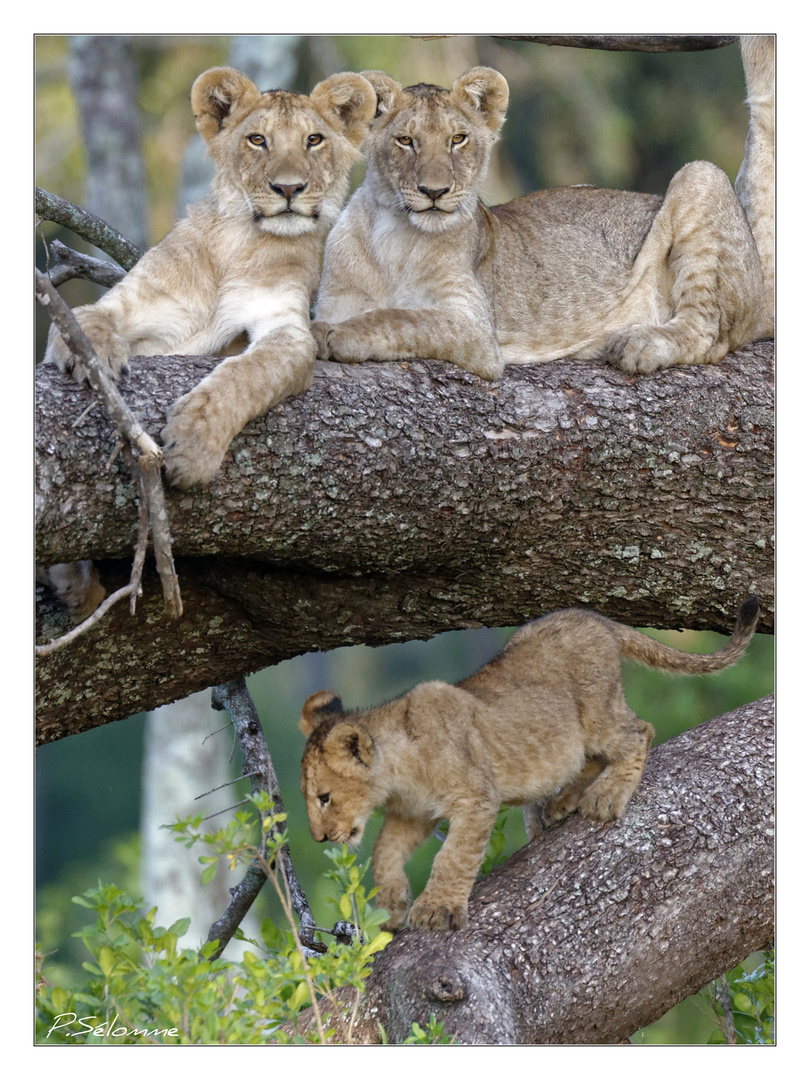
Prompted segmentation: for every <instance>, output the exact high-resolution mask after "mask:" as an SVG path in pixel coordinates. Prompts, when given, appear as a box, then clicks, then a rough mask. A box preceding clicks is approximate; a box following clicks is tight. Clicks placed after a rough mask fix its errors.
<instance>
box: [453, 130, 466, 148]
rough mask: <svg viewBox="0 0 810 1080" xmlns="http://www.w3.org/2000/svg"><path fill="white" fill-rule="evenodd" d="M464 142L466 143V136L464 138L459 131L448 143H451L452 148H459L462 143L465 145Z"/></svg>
mask: <svg viewBox="0 0 810 1080" xmlns="http://www.w3.org/2000/svg"><path fill="white" fill-rule="evenodd" d="M466 141H467V136H466V135H464V134H463V133H462V132H460V131H459V132H457V133H456V134H455V135H454V136H453V138H452V139H451V140H450V142H451V143H452V144H453V146H461V145H462V144H463V143H465V142H466Z"/></svg>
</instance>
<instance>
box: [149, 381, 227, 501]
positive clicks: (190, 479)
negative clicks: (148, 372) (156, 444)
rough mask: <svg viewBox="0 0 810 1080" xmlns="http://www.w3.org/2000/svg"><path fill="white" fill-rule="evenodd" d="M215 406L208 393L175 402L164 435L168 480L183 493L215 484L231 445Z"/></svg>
mask: <svg viewBox="0 0 810 1080" xmlns="http://www.w3.org/2000/svg"><path fill="white" fill-rule="evenodd" d="M211 406H212V402H211V401H210V400H209V397H208V394H207V393H204V392H203V393H201V394H199V393H197V390H192V391H191V392H190V393H188V394H185V395H184V396H183V397H181V398H179V399H178V400H177V401H176V402H175V404H174V406H173V408H172V411H171V414H170V416H169V420H168V423H167V424H166V426H165V427H164V428H163V431H162V432H161V439H162V441H163V463H164V467H165V469H166V476H167V478H168V480H169V483H170V484H173V485H174V487H178V488H180V489H181V490H183V491H185V490H186V489H187V488H190V487H193V486H194V485H195V484H200V485H205V484H207V483H209V482H210V481H211V480H213V478H214V477H215V476H216V474H217V472H219V468H220V466H221V465H222V459H223V458H224V457H225V453H226V451H227V449H228V446H229V445H230V442H231V438H230V435H229V433H228V432H225V431H223V430H222V428H221V426H220V425H219V424H218V423H217V421H216V418H215V417H214V416H212V415H211Z"/></svg>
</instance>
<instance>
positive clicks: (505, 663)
mask: <svg viewBox="0 0 810 1080" xmlns="http://www.w3.org/2000/svg"><path fill="white" fill-rule="evenodd" d="M758 611H759V605H758V603H757V600H756V597H749V599H748V600H746V601H745V602H744V603H743V605H742V606H741V607H740V611H739V614H738V617H737V624H736V627H735V630H734V634H733V636H732V637H731V639H730V640H729V642H728V643H727V645H726V647H725V648H724V649H722V650H721V651H720V652H716V653H712V654H710V655H708V656H705V655H704V656H701V655H693V654H689V653H682V652H679V651H678V650H677V649H672V648H670V647H669V646H666V645H663V644H661V643H659V642H657V641H655V640H654V639H652V638H650V637H647V636H646V635H644V634H641V633H639V632H638V631H637V630H632V629H630V628H629V627H626V626H621V625H620V624H619V623H615V622H612V621H611V620H609V619H605V618H603V617H601V616H599V615H596V614H594V613H593V612H589V611H581V610H576V609H572V610H568V611H557V612H554V613H553V614H551V615H547V616H546V617H545V618H543V619H538V620H537V621H536V622H531V623H529V624H528V625H526V626H524V627H522V628H521V629H520V630H518V631H517V632H516V633H515V634H514V636H513V637H512V638H511V639H510V641H509V642H508V643H507V645H506V647H505V648H504V650H503V651H502V652H501V653H500V655H499V656H497V657H495V659H494V660H492V661H491V663H489V664H487V665H485V666H484V667H483V668H481V669H480V670H479V671H478V672H476V673H475V674H474V675H472V676H471V677H470V678H468V679H464V680H463V681H462V682H460V683H458V684H457V685H455V686H451V685H449V684H447V683H444V682H428V683H422V684H420V685H419V686H417V687H415V688H414V689H413V690H411V691H410V692H409V693H407V694H405V695H404V696H403V697H401V698H398V699H397V700H396V701H393V702H391V703H390V704H388V705H382V706H380V707H379V708H375V709H367V710H363V711H358V712H348V713H347V712H344V711H343V706H342V704H341V701H340V698H338V697H336V695H334V694H332V693H331V692H329V691H323V690H322V691H319V692H318V693H317V694H313V695H312V696H311V697H309V698H308V699H307V701H306V703H305V704H304V708H303V711H302V714H301V724H300V727H301V731H302V732H303V733H304V735H306V736H307V745H306V748H305V749H304V756H303V762H302V766H301V790H302V792H303V794H304V797H305V799H306V804H307V814H308V816H309V823H310V831H311V833H312V836H313V838H314V839H315V840H320V841H324V840H330V841H332V842H333V843H338V844H340V843H346V844H352V845H354V844H358V843H359V842H360V840H361V838H362V835H363V830H364V828H365V825H366V822H367V820H368V818H369V815H370V814H371V812H372V810H373V809H374V808H375V806H384V807H385V823H384V825H383V827H382V830H381V831H380V833H379V836H378V838H377V840H376V843H375V845H374V855H373V860H372V869H373V874H374V882H375V884H376V885H377V886H378V887H379V889H380V892H379V894H378V903H379V905H380V907H383V908H385V909H386V910H387V912H388V916H389V918H388V922H387V924H386V926H387V928H388V929H392V930H396V929H399V928H400V927H402V926H403V925H404V924H405V920H406V916H407V913H408V903H409V899H410V888H409V885H408V878H407V876H406V874H405V864H406V862H407V861H408V859H409V858H410V857H411V855H412V854H413V852H414V851H415V849H416V848H417V847H418V846H419V845H420V844H421V843H422V841H423V840H424V839H425V838H426V837H427V836H428V835H429V834H430V832H431V831H432V830H433V829H434V828H435V826H436V825H437V824H438V822H439V821H441V820H442V819H444V818H447V819H448V821H449V831H448V834H447V839H446V840H445V842H444V845H443V846H442V848H441V850H440V851H439V853H438V854H437V856H436V858H435V859H434V862H433V870H432V873H431V875H430V879H429V881H428V883H427V886H426V888H425V890H424V892H423V893H422V895H421V896H420V897H418V898H417V900H416V901H415V902H414V905H413V907H412V908H411V912H410V916H408V925H409V926H411V927H416V928H419V929H433V930H457V929H461V928H463V927H464V926H465V925H466V923H467V900H468V897H469V894H470V889H471V888H472V885H473V882H474V880H475V877H476V874H477V873H478V870H479V868H480V866H481V862H482V860H483V857H484V854H485V852H486V847H487V843H488V841H489V837H490V833H491V831H492V826H493V825H494V823H495V819H496V816H497V813H498V808H499V806H500V805H502V804H506V805H512V806H519V805H525V804H533V803H536V802H538V801H540V800H544V799H548V800H549V801H548V803H547V805H546V808H545V812H546V815H547V817H548V818H549V819H550V820H551V821H559V820H560V819H561V818H563V817H565V816H566V815H567V814H570V813H572V812H573V811H574V810H579V812H580V813H581V814H584V815H585V816H586V817H589V818H592V819H593V820H595V821H610V820H612V819H613V818H618V817H620V816H621V815H622V813H623V812H624V809H625V807H626V805H627V802H628V800H629V799H630V797H631V795H632V794H633V792H634V791H635V789H636V786H637V784H638V782H639V779H640V778H641V773H642V770H643V769H644V764H645V762H646V760H647V753H648V751H649V747H650V742H651V741H652V738H653V734H654V732H653V729H652V727H651V726H650V725H649V724H647V723H645V722H644V721H643V720H639V719H638V717H637V716H635V715H634V714H633V713H632V712H631V711H630V709H629V707H628V705H627V703H626V702H625V699H624V694H623V692H622V683H621V660H622V657H626V658H628V659H631V660H637V661H638V662H639V663H642V664H648V665H650V666H652V667H658V668H663V669H665V670H667V671H672V672H678V673H682V674H687V675H696V674H702V673H705V672H711V671H719V670H721V669H722V668H725V667H728V666H729V665H730V664H733V663H734V662H735V661H736V660H738V659H739V658H740V656H742V654H743V652H744V651H745V649H746V647H747V645H748V642H749V641H750V640H751V637H752V635H753V633H754V629H755V627H756V622H757V617H758Z"/></svg>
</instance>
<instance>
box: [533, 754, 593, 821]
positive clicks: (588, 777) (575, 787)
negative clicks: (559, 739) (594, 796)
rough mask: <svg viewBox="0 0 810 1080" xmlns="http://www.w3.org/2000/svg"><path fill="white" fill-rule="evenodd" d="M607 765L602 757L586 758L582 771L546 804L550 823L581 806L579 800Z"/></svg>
mask: <svg viewBox="0 0 810 1080" xmlns="http://www.w3.org/2000/svg"><path fill="white" fill-rule="evenodd" d="M606 765H607V761H606V760H605V759H604V758H602V757H589V758H586V759H585V764H584V766H583V768H582V771H581V772H580V773H578V775H577V776H575V777H574V779H573V780H572V781H571V782H570V784H566V785H565V787H563V788H561V789H560V790H559V791H558V792H557V793H556V795H552V796H551V798H550V799H549V800H548V802H547V803H546V805H545V815H546V817H547V819H548V821H549V823H551V824H553V823H554V822H557V821H562V820H563V818H566V817H568V815H569V814H573V812H574V811H575V810H576V809H577V807H578V806H579V800H580V798H581V797H582V794H583V793H584V791H585V789H586V788H587V787H589V786H590V784H591V783H593V781H594V780H595V779H596V777H597V776H599V774H600V773H601V772H602V770H603V769H604V768H605V766H606Z"/></svg>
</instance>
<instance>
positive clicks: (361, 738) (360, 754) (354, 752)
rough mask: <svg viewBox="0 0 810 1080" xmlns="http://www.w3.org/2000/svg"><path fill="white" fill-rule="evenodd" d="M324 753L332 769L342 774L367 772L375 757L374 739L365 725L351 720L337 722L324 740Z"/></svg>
mask: <svg viewBox="0 0 810 1080" xmlns="http://www.w3.org/2000/svg"><path fill="white" fill-rule="evenodd" d="M323 754H324V758H325V759H326V763H327V765H328V766H329V768H330V769H332V770H333V771H334V772H336V773H338V775H340V776H357V774H358V772H365V770H366V769H367V768H368V767H369V766H370V765H371V761H372V758H373V757H374V740H373V739H372V737H371V736H370V735H369V733H368V732H367V731H366V729H365V728H364V727H361V726H360V725H359V724H355V723H354V722H353V721H351V720H344V721H343V722H342V723H339V724H335V726H334V727H333V728H332V730H331V731H330V732H329V734H328V735H327V736H326V738H325V739H324V741H323Z"/></svg>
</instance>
